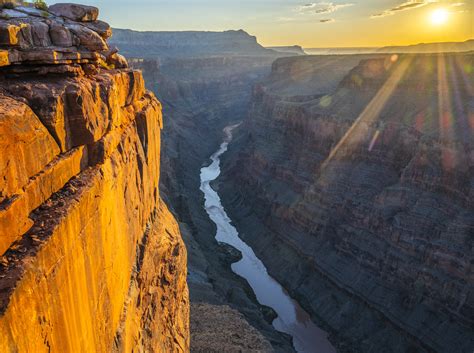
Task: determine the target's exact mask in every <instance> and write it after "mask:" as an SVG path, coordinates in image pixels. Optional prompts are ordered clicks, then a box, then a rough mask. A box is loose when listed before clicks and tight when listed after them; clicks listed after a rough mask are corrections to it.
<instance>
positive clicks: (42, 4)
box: [34, 0, 48, 11]
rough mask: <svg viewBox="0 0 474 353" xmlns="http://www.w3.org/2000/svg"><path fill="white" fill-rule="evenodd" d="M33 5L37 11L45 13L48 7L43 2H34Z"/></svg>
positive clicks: (42, 0)
mask: <svg viewBox="0 0 474 353" xmlns="http://www.w3.org/2000/svg"><path fill="white" fill-rule="evenodd" d="M34 4H35V7H36V8H37V9H40V10H43V11H46V10H47V9H48V5H46V3H45V2H44V0H35V2H34Z"/></svg>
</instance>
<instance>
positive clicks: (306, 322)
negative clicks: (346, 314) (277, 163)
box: [201, 125, 336, 353]
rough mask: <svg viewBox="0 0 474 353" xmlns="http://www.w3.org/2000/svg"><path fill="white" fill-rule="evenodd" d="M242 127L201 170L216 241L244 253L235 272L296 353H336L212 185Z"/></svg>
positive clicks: (228, 129) (229, 135)
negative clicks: (240, 228)
mask: <svg viewBox="0 0 474 353" xmlns="http://www.w3.org/2000/svg"><path fill="white" fill-rule="evenodd" d="M237 126H238V125H232V126H228V127H226V128H225V129H224V134H225V136H224V141H223V142H222V144H221V146H220V148H219V149H218V150H217V151H216V152H215V153H214V154H213V155H212V156H211V157H210V159H211V164H210V165H209V166H207V167H204V168H202V169H201V191H202V192H203V193H204V197H205V208H206V212H207V213H208V215H209V217H210V218H211V220H212V221H213V222H214V223H215V224H216V226H217V234H216V240H217V241H220V242H223V243H227V244H229V245H231V246H233V247H234V248H236V249H238V250H239V251H240V252H241V253H242V259H241V260H240V261H238V262H236V263H233V264H232V271H234V272H235V273H236V274H238V275H239V276H241V277H243V278H245V279H246V280H247V282H248V283H249V284H250V286H251V287H252V289H253V291H254V292H255V295H256V297H257V300H258V301H259V303H260V304H262V305H266V306H269V307H271V308H272V309H273V310H275V312H276V313H277V314H278V317H277V318H276V319H275V320H274V321H273V323H272V324H273V327H275V329H276V330H278V331H280V332H285V333H287V334H289V335H291V336H292V337H293V345H294V347H295V350H296V351H297V352H300V353H334V352H336V350H335V348H334V347H333V346H332V345H331V343H330V342H329V341H328V339H327V333H326V332H325V331H323V330H321V329H320V328H319V327H318V326H316V325H315V324H314V323H313V322H312V321H311V319H310V316H309V315H308V313H307V312H306V311H304V310H303V309H302V308H301V307H300V305H299V304H298V303H297V302H296V301H295V300H293V299H292V298H291V297H290V296H289V294H288V292H287V291H286V290H285V289H284V288H283V287H282V286H281V285H280V284H279V283H278V282H277V281H276V280H275V279H273V278H272V277H271V276H270V275H269V274H268V272H267V269H266V268H265V265H264V264H263V263H262V261H260V259H259V258H258V257H257V256H256V255H255V253H254V251H253V250H252V248H251V247H250V246H248V245H247V244H246V243H245V242H244V241H243V240H242V239H240V238H239V233H238V232H237V229H236V228H235V227H234V226H233V225H232V224H231V220H230V218H229V217H228V215H227V213H226V212H225V210H224V207H223V206H222V204H221V200H220V197H219V195H218V194H217V192H216V191H214V190H213V189H212V188H211V185H210V182H212V181H213V180H215V179H217V177H218V176H219V175H220V172H221V170H220V157H221V156H222V154H224V153H225V152H226V151H227V147H228V145H229V143H230V141H231V140H232V130H233V129H235V128H236V127H237Z"/></svg>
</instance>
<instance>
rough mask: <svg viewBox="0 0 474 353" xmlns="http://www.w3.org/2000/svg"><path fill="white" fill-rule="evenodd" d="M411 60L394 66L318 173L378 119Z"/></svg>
mask: <svg viewBox="0 0 474 353" xmlns="http://www.w3.org/2000/svg"><path fill="white" fill-rule="evenodd" d="M411 60H412V59H411V57H405V58H403V59H402V60H400V61H398V62H397V63H396V64H395V65H396V67H395V69H394V70H393V72H392V74H391V75H390V77H389V78H388V79H387V81H385V83H384V85H383V86H382V87H381V88H380V90H379V91H378V92H377V94H376V95H375V96H374V98H372V100H371V101H370V103H369V104H368V105H367V107H366V108H365V109H364V111H363V112H362V113H361V114H360V115H359V117H358V118H357V119H356V120H355V121H354V123H353V124H352V126H351V127H350V128H349V130H347V132H346V133H345V134H344V136H343V137H342V138H341V140H340V141H339V142H338V143H337V145H336V146H335V147H334V148H333V149H332V151H331V153H330V154H329V156H328V157H327V158H326V160H325V161H324V162H323V163H322V164H321V167H320V172H322V171H324V169H326V167H327V165H328V164H329V163H330V162H331V161H332V160H333V159H334V158H335V157H336V155H337V154H338V152H339V151H340V150H341V148H342V147H343V146H344V147H347V145H349V146H350V145H355V144H357V142H359V141H360V140H362V139H363V138H364V137H365V136H364V134H365V132H366V129H365V127H366V126H369V125H371V124H372V123H373V122H374V121H375V120H377V119H378V117H379V115H380V112H381V111H382V109H383V108H384V106H385V104H386V103H387V101H388V99H389V98H390V97H391V95H392V93H393V91H394V90H395V88H396V87H397V85H398V83H399V82H400V80H401V79H402V78H403V76H404V74H405V72H406V70H407V69H408V67H409V66H410V63H411Z"/></svg>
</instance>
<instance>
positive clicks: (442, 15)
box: [431, 9, 449, 25]
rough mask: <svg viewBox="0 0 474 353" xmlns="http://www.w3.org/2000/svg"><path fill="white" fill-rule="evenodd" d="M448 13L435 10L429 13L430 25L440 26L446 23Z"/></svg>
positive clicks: (443, 10) (442, 10) (444, 10)
mask: <svg viewBox="0 0 474 353" xmlns="http://www.w3.org/2000/svg"><path fill="white" fill-rule="evenodd" d="M448 17H449V13H448V11H447V10H446V9H436V10H434V11H433V12H432V13H431V23H433V24H434V25H442V24H445V23H446V22H447V21H448Z"/></svg>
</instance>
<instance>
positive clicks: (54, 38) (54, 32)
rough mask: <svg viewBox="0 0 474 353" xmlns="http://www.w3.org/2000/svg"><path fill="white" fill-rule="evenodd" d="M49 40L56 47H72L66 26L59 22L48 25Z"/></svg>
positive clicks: (70, 35) (69, 33) (70, 36)
mask: <svg viewBox="0 0 474 353" xmlns="http://www.w3.org/2000/svg"><path fill="white" fill-rule="evenodd" d="M49 35H50V37H51V42H52V43H53V44H54V45H56V46H58V47H72V45H73V40H72V34H71V32H70V31H69V29H68V28H66V27H64V26H63V25H62V24H59V23H54V22H53V23H52V24H51V25H50V26H49Z"/></svg>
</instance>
